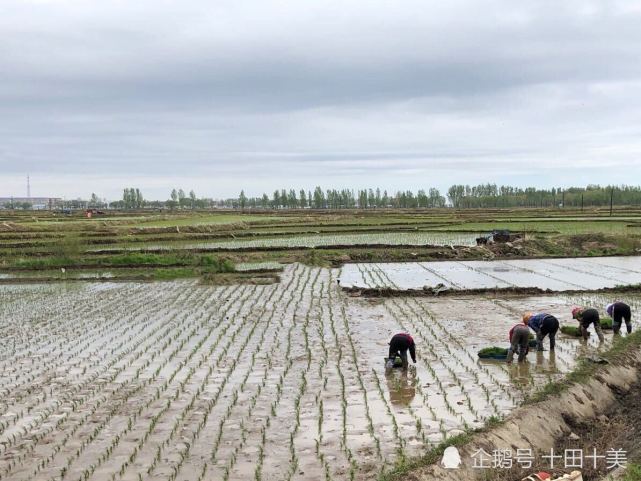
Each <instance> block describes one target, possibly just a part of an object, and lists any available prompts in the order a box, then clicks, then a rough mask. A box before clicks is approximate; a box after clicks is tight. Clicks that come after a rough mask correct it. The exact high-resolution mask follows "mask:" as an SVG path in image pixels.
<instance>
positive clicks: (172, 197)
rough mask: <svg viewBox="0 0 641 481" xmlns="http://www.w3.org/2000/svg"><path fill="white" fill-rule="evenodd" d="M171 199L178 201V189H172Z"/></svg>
mask: <svg viewBox="0 0 641 481" xmlns="http://www.w3.org/2000/svg"><path fill="white" fill-rule="evenodd" d="M171 200H172V201H174V202H178V192H177V191H176V189H172V190H171Z"/></svg>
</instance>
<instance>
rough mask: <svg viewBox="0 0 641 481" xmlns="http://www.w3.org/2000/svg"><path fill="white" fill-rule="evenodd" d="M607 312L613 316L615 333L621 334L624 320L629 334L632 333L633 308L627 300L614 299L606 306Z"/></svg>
mask: <svg viewBox="0 0 641 481" xmlns="http://www.w3.org/2000/svg"><path fill="white" fill-rule="evenodd" d="M605 312H607V313H608V316H610V317H611V318H612V330H613V331H614V333H615V334H620V331H621V324H622V323H623V321H625V327H626V329H627V331H628V334H630V333H632V310H631V309H630V306H628V305H627V304H626V303H625V302H621V301H614V302H613V303H611V304H608V305H607V306H606V307H605Z"/></svg>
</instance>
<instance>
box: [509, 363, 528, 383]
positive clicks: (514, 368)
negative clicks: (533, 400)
mask: <svg viewBox="0 0 641 481" xmlns="http://www.w3.org/2000/svg"><path fill="white" fill-rule="evenodd" d="M508 374H509V375H510V381H512V383H513V384H516V385H518V386H523V387H527V386H528V385H529V384H530V383H531V381H532V374H530V363H529V362H527V361H525V362H516V363H514V364H509V365H508Z"/></svg>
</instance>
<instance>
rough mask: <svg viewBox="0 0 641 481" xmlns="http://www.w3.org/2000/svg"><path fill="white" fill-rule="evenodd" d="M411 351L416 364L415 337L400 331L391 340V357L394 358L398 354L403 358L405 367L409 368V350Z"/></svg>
mask: <svg viewBox="0 0 641 481" xmlns="http://www.w3.org/2000/svg"><path fill="white" fill-rule="evenodd" d="M408 350H409V351H410V356H412V362H413V363H414V364H416V345H415V344H414V339H412V336H410V335H409V334H408V333H406V332H400V333H398V334H395V335H394V337H392V340H391V341H390V342H389V356H387V357H388V358H389V359H394V358H395V357H396V356H400V357H401V359H402V360H403V369H407V366H408V365H409V363H408V362H407V351H408Z"/></svg>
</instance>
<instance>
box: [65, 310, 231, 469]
mask: <svg viewBox="0 0 641 481" xmlns="http://www.w3.org/2000/svg"><path fill="white" fill-rule="evenodd" d="M196 304H197V303H196ZM190 314H191V313H185V315H184V319H185V320H187V319H188V320H189V325H195V327H193V328H192V329H190V330H188V329H186V328H184V329H181V328H180V327H178V329H176V327H177V326H176V325H175V324H174V325H172V326H171V327H170V329H171V332H172V334H173V336H171V337H169V338H168V339H166V340H165V343H164V344H162V346H161V349H162V350H166V349H168V348H169V347H173V350H172V351H171V352H170V353H169V355H168V357H167V358H166V359H165V360H164V363H163V364H161V366H159V367H158V368H156V370H155V371H154V372H153V373H152V376H151V377H149V378H146V379H145V380H144V381H143V382H140V383H139V382H136V380H138V379H139V378H140V374H141V373H142V372H143V369H145V368H147V367H148V366H149V364H148V363H145V364H144V365H143V366H141V367H139V368H138V369H137V370H136V371H135V372H134V375H133V378H132V380H131V381H132V382H133V383H134V385H135V386H136V388H135V389H134V390H133V391H132V392H128V393H127V396H126V397H127V399H129V398H131V397H132V396H133V394H135V393H138V392H141V391H142V390H143V388H144V387H147V386H148V385H150V384H151V383H152V382H154V381H155V380H156V379H157V378H158V376H159V375H160V372H161V371H162V368H163V367H164V366H165V365H169V364H170V363H171V361H172V360H173V359H174V358H175V357H176V356H178V354H179V353H181V351H182V350H183V349H184V347H185V346H186V344H187V342H188V341H189V340H191V339H192V338H193V337H194V336H195V335H196V334H197V333H198V330H199V328H198V327H197V325H198V319H192V318H191V315H190ZM226 321H227V319H226V320H225V322H226ZM221 322H222V321H221ZM185 327H187V326H185ZM180 333H184V337H182V338H179V337H178V336H177V334H180ZM209 335H211V333H210V334H209ZM184 367H185V363H184V362H181V363H179V364H178V365H177V366H176V367H175V369H174V372H173V373H172V374H171V375H170V376H169V379H168V380H166V381H165V383H164V384H163V385H162V386H161V387H160V388H157V390H156V395H155V396H154V397H153V398H151V399H149V400H147V402H145V403H144V404H141V405H140V406H139V407H138V410H137V411H135V412H134V413H133V414H130V415H129V416H128V420H127V427H126V428H125V429H124V430H122V431H121V432H120V433H119V434H117V435H116V436H114V437H111V438H110V441H111V442H110V443H109V445H108V446H107V448H106V449H104V450H103V451H102V452H101V455H100V456H99V457H98V459H97V460H96V461H94V462H93V463H91V465H90V466H89V467H87V468H85V469H84V470H83V471H82V474H81V479H82V477H88V476H90V475H91V474H93V472H94V471H95V470H96V469H98V468H99V467H100V466H101V465H102V464H103V463H106V462H107V461H108V460H109V459H110V457H111V456H112V454H113V452H114V450H115V449H116V447H117V446H118V444H119V443H120V441H121V440H122V438H123V437H124V436H125V435H126V434H127V433H128V432H130V431H131V430H132V429H133V428H134V423H135V422H136V420H137V419H138V418H139V417H140V416H141V415H142V413H143V412H144V410H145V409H148V408H149V406H150V405H151V404H152V403H153V402H154V401H157V400H159V399H160V397H161V395H162V393H163V392H165V391H166V390H167V389H168V388H169V386H170V384H171V382H172V381H173V380H174V378H175V377H176V374H177V373H178V371H180V370H182V369H183V368H184ZM184 385H185V384H184V381H182V382H180V383H179V388H178V389H179V390H184ZM170 399H172V398H170ZM124 405H126V404H121V406H124ZM119 413H120V406H113V407H112V410H111V412H110V414H109V415H108V416H107V417H105V418H103V419H102V421H101V423H100V424H99V426H98V428H100V429H98V430H96V429H95V430H94V433H92V434H93V435H92V436H91V437H90V438H89V439H88V440H86V441H85V442H83V444H82V445H81V448H80V449H79V450H77V451H76V453H75V455H74V456H71V457H68V458H67V465H66V466H65V468H63V469H65V470H66V471H67V472H68V471H69V470H70V468H71V465H72V463H73V462H74V460H76V459H78V458H79V457H80V455H81V454H82V452H83V451H84V449H85V448H86V447H88V446H89V445H90V444H91V442H93V441H95V440H97V439H98V434H100V432H101V431H102V430H103V429H104V428H106V427H107V426H108V425H109V423H110V422H111V419H112V418H113V417H114V416H117V415H118V414H119ZM134 453H137V452H136V451H134ZM131 455H132V454H130V456H131ZM115 474H116V473H114V474H113V476H115Z"/></svg>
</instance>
